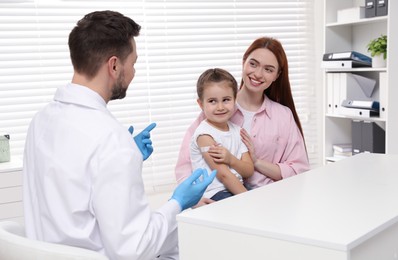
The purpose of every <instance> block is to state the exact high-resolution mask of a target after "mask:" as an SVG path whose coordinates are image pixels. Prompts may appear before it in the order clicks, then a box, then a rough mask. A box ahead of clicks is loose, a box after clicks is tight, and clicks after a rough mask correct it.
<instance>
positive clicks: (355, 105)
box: [341, 99, 380, 111]
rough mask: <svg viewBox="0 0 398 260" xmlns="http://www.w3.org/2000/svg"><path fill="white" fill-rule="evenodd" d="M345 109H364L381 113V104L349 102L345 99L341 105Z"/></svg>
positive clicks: (359, 101)
mask: <svg viewBox="0 0 398 260" xmlns="http://www.w3.org/2000/svg"><path fill="white" fill-rule="evenodd" d="M341 105H342V106H343V107H348V108H362V109H369V110H374V111H379V108H380V103H379V102H378V101H374V100H371V101H361V100H348V99H345V100H343V102H342V103H341Z"/></svg>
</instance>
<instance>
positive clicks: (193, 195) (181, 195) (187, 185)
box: [171, 169, 217, 210]
mask: <svg viewBox="0 0 398 260" xmlns="http://www.w3.org/2000/svg"><path fill="white" fill-rule="evenodd" d="M216 174H217V171H216V170H214V171H212V172H211V173H210V174H208V173H207V170H206V169H196V170H195V171H194V172H193V173H192V174H191V176H189V177H188V178H187V179H186V180H185V181H183V182H182V183H181V184H180V185H178V186H177V188H176V189H175V190H174V193H173V196H171V199H175V200H176V201H177V202H178V203H179V204H180V206H181V209H182V210H185V209H187V208H190V207H192V206H195V205H196V204H197V203H198V202H199V200H200V198H202V196H203V193H204V192H205V191H206V188H207V186H209V184H210V183H212V182H213V180H214V178H215V177H216Z"/></svg>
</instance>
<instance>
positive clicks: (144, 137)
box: [129, 123, 156, 161]
mask: <svg viewBox="0 0 398 260" xmlns="http://www.w3.org/2000/svg"><path fill="white" fill-rule="evenodd" d="M155 126H156V123H152V124H150V125H148V126H147V127H146V128H145V129H144V130H142V131H141V133H139V134H137V135H136V136H134V141H135V143H136V144H137V146H138V148H139V149H140V151H141V153H142V156H143V157H144V161H145V160H146V159H148V157H149V156H150V155H151V154H152V152H153V147H152V141H151V134H150V132H151V130H152V129H154V128H155ZM129 132H130V134H133V132H134V127H133V126H130V128H129Z"/></svg>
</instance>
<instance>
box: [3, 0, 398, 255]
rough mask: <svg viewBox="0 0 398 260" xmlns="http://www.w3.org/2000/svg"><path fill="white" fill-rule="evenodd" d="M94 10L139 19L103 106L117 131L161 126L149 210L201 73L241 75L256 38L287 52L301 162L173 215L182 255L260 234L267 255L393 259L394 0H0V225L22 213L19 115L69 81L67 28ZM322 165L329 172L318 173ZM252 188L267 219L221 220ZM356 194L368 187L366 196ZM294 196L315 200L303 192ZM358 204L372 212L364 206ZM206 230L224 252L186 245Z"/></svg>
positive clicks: (150, 174)
mask: <svg viewBox="0 0 398 260" xmlns="http://www.w3.org/2000/svg"><path fill="white" fill-rule="evenodd" d="M95 10H114V11H119V12H121V13H123V14H124V15H126V16H130V17H131V18H133V19H134V20H135V21H136V22H138V23H139V24H140V25H141V26H142V30H141V33H140V36H138V37H136V42H137V52H138V60H137V64H136V66H135V67H136V75H135V78H134V80H133V81H132V83H131V84H130V86H129V90H128V92H127V96H126V98H124V99H122V100H117V101H111V102H110V103H109V105H108V108H109V109H110V110H111V112H112V113H113V114H114V115H115V117H116V118H117V119H118V120H119V121H120V122H121V123H122V124H123V125H125V126H126V130H127V129H128V127H129V126H130V125H133V126H134V128H135V129H136V130H137V131H139V130H142V129H144V128H145V127H146V126H147V125H148V124H149V123H152V122H155V123H156V124H157V127H156V128H155V129H154V130H153V131H152V133H151V138H152V142H153V147H154V152H153V154H152V155H151V157H150V158H149V159H147V160H146V161H144V167H143V173H142V175H143V180H144V185H145V191H146V193H147V195H148V200H149V202H150V205H151V207H153V208H154V209H155V208H157V207H159V206H160V205H162V203H163V202H164V201H167V200H168V199H169V198H170V195H171V192H172V191H173V189H174V188H175V187H176V184H177V183H176V179H175V175H174V167H175V164H176V160H177V157H178V153H179V149H180V146H181V142H182V139H183V137H184V134H185V131H186V130H187V128H188V127H189V125H190V124H191V123H192V122H193V120H194V119H195V118H196V117H197V115H198V114H199V112H200V108H199V106H198V105H197V102H196V99H197V96H196V80H197V78H198V77H199V75H200V74H201V73H202V72H203V71H205V70H206V69H208V68H214V67H220V68H223V69H226V70H228V71H229V72H230V73H231V74H233V75H234V76H235V78H236V80H237V81H238V82H240V80H241V72H242V55H243V53H244V51H245V50H246V48H247V47H248V46H249V44H250V43H251V42H252V41H253V40H254V39H256V38H258V37H261V36H269V37H274V38H276V39H278V40H279V41H280V42H281V43H282V45H283V47H284V49H285V51H286V54H287V58H288V62H289V77H290V81H291V87H292V92H293V98H294V102H295V105H296V109H297V112H298V115H299V117H300V121H301V124H302V127H303V132H304V137H305V142H306V148H307V153H308V158H309V161H310V165H311V170H310V171H309V172H307V173H304V174H301V175H302V176H301V175H297V176H294V177H291V178H289V179H284V180H282V181H280V182H276V183H273V184H270V185H267V186H265V187H262V188H260V189H259V190H258V191H257V190H255V191H254V192H248V193H250V197H249V194H247V196H246V195H244V196H241V195H239V196H236V197H237V198H231V199H228V200H226V201H225V202H224V201H222V202H221V203H219V202H217V203H216V204H219V205H217V206H214V207H208V209H200V208H199V209H195V210H191V211H189V212H187V213H184V212H183V213H182V214H181V216H180V218H179V219H178V220H179V225H180V224H181V233H180V241H182V242H181V245H180V248H181V258H182V259H222V257H227V258H224V259H258V258H256V257H259V256H261V257H263V256H265V255H262V254H261V253H259V252H258V250H256V249H253V248H252V247H254V246H258V247H261V246H262V245H264V244H267V243H268V244H269V245H270V246H268V247H267V249H268V254H269V255H268V256H271V259H292V258H291V257H292V256H297V254H302V256H303V257H304V256H305V257H306V258H301V257H298V258H299V259H375V258H366V257H378V259H397V254H398V246H397V245H396V243H393V242H391V241H392V240H393V239H395V241H397V238H398V227H397V226H396V223H397V221H398V207H396V205H394V206H392V205H391V204H389V203H390V202H391V201H389V200H391V198H393V197H394V196H395V195H398V194H397V193H398V182H395V183H394V180H398V172H397V171H396V170H395V171H394V172H392V171H393V167H390V164H392V162H393V161H394V160H396V159H398V157H395V156H394V155H395V154H398V134H397V132H398V117H397V116H396V114H395V113H396V112H397V111H398V103H397V102H396V101H395V100H396V98H397V97H398V88H396V87H395V86H394V85H395V82H398V74H397V73H396V72H397V71H398V70H397V69H398V59H397V57H398V47H397V46H398V29H397V28H396V27H394V25H396V24H398V6H397V2H396V0H388V1H387V0H373V1H369V0H295V1H293V0H278V1H272V0H257V1H255V0H254V1H246V0H220V1H218V0H215V1H193V0H188V1H182V0H181V1H179V0H177V1H168V0H166V1H163V0H140V1H135V0H132V1H127V0H120V1H105V0H100V1H91V0H83V1H72V0H53V1H41V0H1V1H0V134H1V136H0V138H1V139H0V145H1V146H0V161H1V162H0V221H4V220H11V221H16V222H18V223H23V222H24V214H23V201H22V177H21V170H22V160H23V151H24V144H25V137H26V132H27V128H28V125H29V122H30V120H31V119H32V117H33V116H34V114H35V113H36V112H37V111H38V110H40V109H41V108H42V107H43V106H44V105H46V104H47V103H48V102H50V101H51V100H52V98H53V95H54V92H55V90H56V88H57V87H59V86H62V85H65V84H66V83H68V81H69V80H70V78H71V75H72V73H73V69H72V65H71V62H70V58H69V51H68V44H67V39H68V34H69V32H70V30H71V29H72V28H73V26H74V25H75V23H76V22H77V21H78V20H79V19H80V18H81V17H82V16H83V15H85V14H86V13H89V12H92V11H95ZM384 36H385V37H386V38H387V42H388V44H387V53H386V56H385V59H382V61H381V62H382V63H381V64H379V63H378V62H377V63H376V58H377V57H374V56H372V53H371V52H370V51H369V50H368V48H369V44H370V43H371V42H372V40H377V39H378V38H380V37H384ZM369 58H372V61H370V60H369ZM356 158H358V159H356ZM371 162H374V163H372V164H370V163H371ZM358 164H359V165H358ZM368 164H369V165H368ZM365 166H369V167H365ZM376 166H377V167H378V168H375V167H376ZM356 169H358V170H356ZM361 171H364V172H363V174H362V175H361ZM352 174H353V175H352ZM372 174H373V175H372ZM377 174H380V175H381V176H383V178H384V180H385V181H380V179H379V178H378V177H377V176H376V175H377ZM313 175H315V176H318V177H312V176H313ZM324 175H325V176H327V177H325V179H323V178H320V177H319V176H324ZM394 175H397V176H394ZM375 176H376V177H375ZM290 179H291V180H290ZM371 179H372V181H369V180H371ZM387 180H389V181H387ZM326 181H327V184H325V182H326ZM348 183H353V186H349V185H348ZM355 183H358V185H356V184H355ZM364 183H366V185H365V184H364ZM310 184H311V185H310ZM360 184H363V185H362V186H361V185H360ZM283 185H285V186H288V188H289V189H286V190H287V191H286V190H285V193H287V194H285V193H283V194H281V193H280V191H279V189H282V188H283V187H282V186H283ZM324 185H325V187H327V188H325V189H324V190H323V191H322V187H324ZM367 185H369V186H367ZM383 185H385V186H383ZM393 185H395V186H396V187H395V189H394V187H393ZM268 186H269V187H268ZM358 186H359V187H360V190H356V187H358ZM364 187H367V188H369V189H371V191H369V190H363V189H365V188H364ZM289 190H290V191H291V192H292V193H291V194H290V195H289ZM395 190H396V191H395ZM333 191H334V192H333ZM339 192H340V193H339ZM362 192H363V193H362ZM262 194H263V195H264V196H265V195H267V196H268V198H278V199H279V203H276V202H275V203H273V202H270V201H267V202H268V203H269V204H268V205H269V207H268V210H269V211H267V210H265V209H264V210H263V209H262V207H259V209H258V215H260V216H261V214H264V216H266V215H267V216H268V218H269V219H267V220H268V221H269V222H271V221H274V222H273V223H274V224H275V226H272V225H271V224H272V223H271V224H269V225H267V224H259V223H260V221H259V222H257V218H254V220H253V222H252V225H249V224H247V222H250V221H249V220H248V221H244V220H242V223H240V222H239V221H238V220H236V219H235V218H232V220H231V221H227V222H224V220H222V216H224V215H223V214H227V213H228V212H229V210H232V208H234V206H233V205H234V203H233V202H236V203H237V204H235V205H241V206H242V207H243V208H245V207H249V206H247V205H251V203H254V202H256V201H258V203H261V201H262V200H261V199H260V198H259V197H260V196H262ZM322 194H324V195H325V196H326V197H327V198H328V199H327V200H326V201H325V199H324V197H323V195H322ZM338 194H340V195H338ZM341 194H344V195H346V196H348V197H347V198H346V199H344V198H341V196H342V195H341ZM351 194H352V195H353V196H355V198H356V200H355V202H356V203H357V204H347V205H346V206H342V205H341V201H340V200H339V199H341V200H342V201H346V200H347V199H348V201H350V199H349V198H352V196H351ZM358 194H366V195H364V197H363V199H364V200H367V201H368V204H367V205H366V203H365V202H363V201H362V200H361V198H360V197H357V196H358ZM318 195H319V196H318ZM371 195H372V196H371ZM245 196H246V197H247V198H245ZM367 196H371V197H370V202H369V200H368V199H367ZM289 197H290V199H289ZM304 198H311V199H309V200H307V201H306V202H303V201H302V200H300V199H304ZM372 198H373V199H372ZM245 199H246V200H250V201H251V203H249V202H247V201H245ZM289 200H290V202H288V201H289ZM376 200H378V202H377V201H376ZM253 201H254V202H253ZM308 201H309V202H308ZM246 202H247V203H246ZM283 202H286V204H285V205H284V204H283ZM373 202H374V203H373ZM294 203H296V204H294ZM308 203H310V204H308ZM348 203H350V202H348ZM352 203H354V202H352ZM325 204H327V205H328V206H329V207H328V208H327V210H332V213H331V214H330V215H328V216H326V215H325V214H321V213H319V211H317V212H313V211H310V208H314V207H317V205H318V206H319V205H323V206H324V205H325ZM335 204H339V205H338V206H337V205H335ZM359 204H360V205H361V206H360V207H359V206H358V207H359V208H358V209H353V205H359ZM380 205H383V206H380ZM206 207H207V206H206ZM253 207H255V206H253ZM320 207H321V208H322V206H320ZM203 208H204V207H203ZM235 208H236V207H235ZM387 208H388V209H387ZM212 210H214V211H212ZM251 210H252V208H250V209H247V211H248V212H251ZM312 210H314V209H312ZM195 211H197V213H195ZM279 211H280V212H279ZM342 211H344V212H342ZM269 212H273V213H272V214H269ZM278 212H279V213H278ZM326 212H329V211H326ZM368 212H374V213H373V214H370V215H361V214H367V213H368ZM216 213H217V214H216ZM229 213H231V214H236V212H235V211H231V212H229ZM229 213H228V214H229ZM252 213H253V214H255V215H256V214H257V213H256V211H254V212H252ZM340 213H341V215H340ZM214 214H215V215H216V216H215V217H214V218H211V216H214ZM284 214H290V215H289V219H290V221H288V220H286V219H284V218H283V217H281V216H283V215H284ZM336 215H337V217H336ZM342 215H344V216H345V217H343V216H342ZM244 216H245V215H243V216H240V217H242V218H244ZM260 216H259V217H258V218H259V219H260ZM278 216H279V217H278ZM333 216H334V218H332V217H333ZM367 217H368V218H369V219H370V220H369V219H368V220H366V221H368V222H367V223H366V224H363V225H359V226H358V227H356V226H355V227H353V228H352V232H351V233H350V231H347V230H344V232H346V233H344V232H342V233H344V234H341V233H339V230H340V231H341V229H350V225H351V224H350V223H353V222H355V223H358V222H359V223H361V221H365V220H364V219H366V218H367ZM236 218H237V217H236ZM264 218H265V219H266V218H267V217H264ZM319 218H323V219H322V221H323V222H322V223H328V221H329V222H330V223H331V224H330V225H328V226H329V229H324V228H319V229H318V231H317V232H316V231H315V230H314V229H315V227H318V226H317V225H320V226H322V227H323V226H325V224H322V223H321V222H320V219H319ZM329 218H331V220H329ZM283 219H284V220H285V221H286V222H283ZM303 219H305V221H304V220H303ZM336 219H337V220H336ZM235 220H236V221H235ZM302 220H303V221H304V222H301V221H302ZM234 221H235V222H234ZM333 221H336V222H333ZM350 221H353V222H350ZM269 222H268V223H269ZM292 222H294V223H295V224H296V225H293V224H292ZM309 223H312V224H313V225H314V228H313V229H310V231H311V232H310V231H308V230H306V231H302V230H301V229H305V228H304V227H303V225H305V224H309ZM257 224H258V225H257ZM333 224H335V225H336V226H334V227H333ZM300 225H301V227H300ZM339 225H341V226H339ZM179 227H180V226H179ZM288 227H289V228H288ZM321 231H322V232H325V233H328V234H330V232H331V233H332V235H331V236H327V235H325V234H324V233H322V232H321ZM195 232H196V233H195ZM188 234H191V236H189V235H188ZM193 234H197V235H196V236H194V235H193ZM209 236H214V237H215V238H217V237H218V238H219V239H223V238H226V237H228V239H225V241H226V242H225V246H226V249H228V250H230V251H231V255H228V254H222V255H220V256H219V257H221V258H208V257H209V255H206V252H202V253H199V254H197V255H191V254H192V251H194V247H193V245H194V244H195V242H197V241H196V240H195V239H199V241H200V238H201V237H202V238H203V237H209ZM242 238H244V239H248V241H250V244H251V245H252V246H251V247H250V248H252V249H250V250H249V251H250V252H252V253H248V255H246V256H245V257H247V258H239V257H243V256H241V255H240V252H238V251H236V250H238V248H240V247H241V246H239V245H238V244H236V243H237V242H236V241H239V240H240V239H242ZM191 240H192V241H191ZM211 242H212V239H208V243H211ZM213 242H214V241H213ZM227 242H228V245H227ZM201 243H202V242H201ZM205 244H206V243H205ZM231 245H234V246H231ZM271 245H272V246H271ZM314 247H316V248H317V249H316V250H312V249H311V248H314ZM221 248H224V246H221ZM231 248H237V249H236V250H232V249H231ZM284 248H286V249H287V248H289V249H290V250H283V249H284ZM370 248H372V250H371V249H370ZM382 249H383V250H382ZM210 251H211V250H210ZM381 251H382V252H383V253H381ZM208 253H209V252H208ZM210 253H211V254H212V257H215V256H217V254H218V253H217V252H214V251H211V252H210ZM210 253H209V254H210ZM246 253H247V251H246ZM257 253H258V255H256V254H257ZM289 254H290V255H289ZM365 256H366V257H365ZM272 257H274V258H272ZM278 257H280V258H278ZM284 257H286V258H284ZM289 257H290V258H289ZM380 257H381V258H380Z"/></svg>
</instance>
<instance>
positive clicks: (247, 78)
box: [242, 48, 279, 93]
mask: <svg viewBox="0 0 398 260" xmlns="http://www.w3.org/2000/svg"><path fill="white" fill-rule="evenodd" d="M242 75H243V82H244V85H245V87H246V88H247V89H248V90H249V91H254V92H258V91H260V92H261V93H262V92H264V90H265V89H267V88H268V87H269V86H270V85H271V83H272V82H274V81H275V80H276V79H277V78H278V75H279V64H278V61H277V59H276V56H275V55H274V54H273V53H272V52H271V51H270V50H268V49H265V48H259V49H256V50H254V51H253V52H252V53H250V55H249V56H248V57H247V59H246V61H245V62H244V63H243V71H242Z"/></svg>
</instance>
